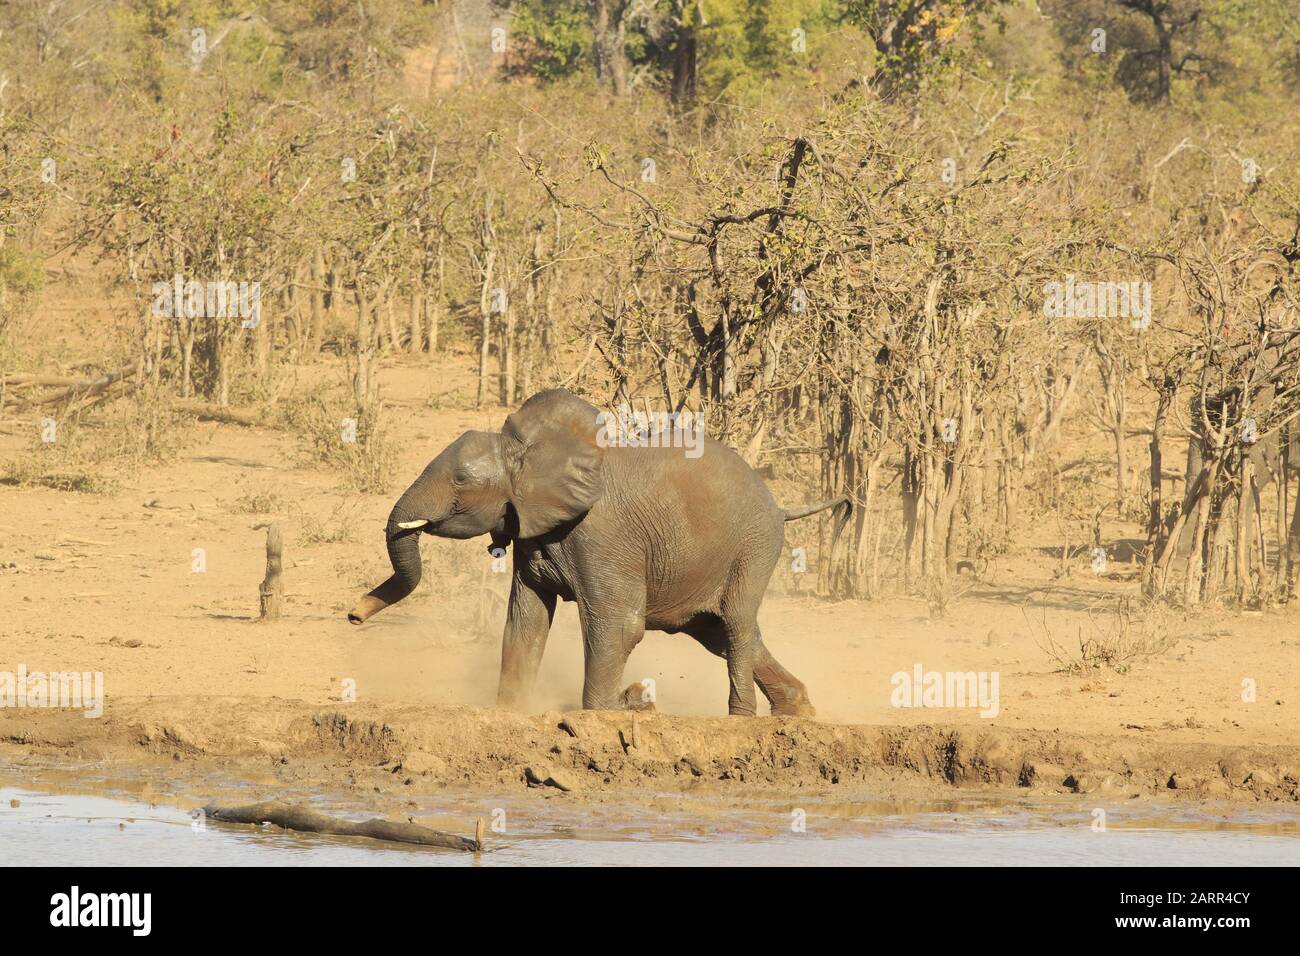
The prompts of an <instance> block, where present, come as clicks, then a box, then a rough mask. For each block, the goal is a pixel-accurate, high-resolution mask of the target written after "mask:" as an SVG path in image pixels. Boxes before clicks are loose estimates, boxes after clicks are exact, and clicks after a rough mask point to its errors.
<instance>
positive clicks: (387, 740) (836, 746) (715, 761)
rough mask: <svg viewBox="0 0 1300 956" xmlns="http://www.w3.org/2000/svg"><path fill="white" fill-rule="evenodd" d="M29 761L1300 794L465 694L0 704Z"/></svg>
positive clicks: (15, 743) (790, 728)
mask: <svg viewBox="0 0 1300 956" xmlns="http://www.w3.org/2000/svg"><path fill="white" fill-rule="evenodd" d="M28 757H34V758H41V762H42V763H44V764H46V765H48V763H49V758H56V759H58V760H66V761H68V762H70V763H75V764H86V763H87V762H90V763H98V764H106V765H110V766H112V767H114V768H115V770H117V771H119V772H120V771H122V770H125V769H127V768H130V767H141V768H143V767H146V766H156V765H158V764H159V763H165V764H170V765H171V767H172V769H171V770H169V771H168V774H169V775H174V776H176V777H178V778H182V777H185V776H190V775H195V774H198V773H201V772H203V773H207V772H212V771H214V770H220V771H222V772H224V773H226V774H227V775H231V776H235V777H244V778H248V779H254V780H258V781H260V785H261V786H262V787H264V788H270V789H272V790H273V789H274V788H275V787H276V786H277V785H281V786H282V785H293V786H297V787H302V786H318V787H321V788H323V789H327V790H348V789H360V790H367V791H375V792H378V793H380V794H387V795H390V796H392V797H393V798H394V799H396V798H400V797H401V796H403V795H415V794H427V793H434V792H439V791H457V792H459V791H465V792H476V791H477V792H483V791H494V792H500V791H507V792H509V791H512V790H513V791H518V792H520V793H523V792H526V791H528V790H536V791H539V792H541V794H542V795H547V796H551V795H556V794H557V793H563V794H564V795H565V797H566V799H569V800H574V801H582V800H585V799H590V800H594V801H604V800H609V799H617V800H623V799H628V800H633V801H635V800H636V799H638V798H647V797H652V796H656V795H661V794H671V793H681V794H691V793H710V794H713V795H716V796H717V797H720V798H723V800H724V801H725V799H726V798H728V797H734V798H736V799H738V800H743V799H745V798H746V797H747V796H749V795H752V794H753V793H762V794H765V795H770V796H773V797H776V798H778V799H780V798H788V799H790V800H792V801H794V800H797V799H799V798H801V797H805V798H817V797H823V798H825V797H832V796H835V795H839V794H843V795H845V796H848V795H850V794H853V795H857V796H862V795H864V794H867V793H872V794H875V795H876V796H878V797H881V798H891V797H899V796H903V795H906V796H908V797H914V798H924V797H927V796H928V797H930V798H932V799H940V798H943V797H944V796H952V795H953V792H954V788H960V789H973V790H978V791H982V792H987V793H989V794H990V795H993V794H995V793H1003V794H1005V795H1007V796H1010V795H1013V794H1017V793H1020V794H1023V793H1026V792H1034V793H1037V794H1046V793H1083V794H1096V795H1098V796H1099V797H1110V798H1138V797H1170V798H1175V799H1176V798H1193V799H1216V800H1218V799H1231V800H1238V801H1243V802H1250V803H1255V802H1284V803H1293V802H1295V801H1297V800H1300V747H1296V746H1251V747H1238V746H1225V745H1218V744H1211V743H1201V744H1196V743H1170V742H1161V741H1142V740H1132V739H1121V738H1096V737H1090V738H1082V737H1079V736H1077V735H1073V734H1068V733H1059V732H1043V731H1018V730H1008V729H1002V728H996V727H980V726H978V725H976V726H966V727H938V726H932V725H927V724H921V725H913V726H908V727H873V726H861V725H857V726H849V725H835V724H826V723H819V722H817V721H812V720H805V719H796V718H773V717H768V718H755V719H749V720H741V719H734V718H725V717H721V718H703V717H677V716H672V715H668V714H658V713H640V714H637V715H636V716H635V718H634V716H633V714H632V713H630V712H584V711H571V712H568V713H561V712H558V711H552V712H548V713H545V714H537V715H529V714H517V713H510V712H503V711H498V710H493V709H484V708H476V707H466V706H407V707H378V706H367V705H364V704H355V705H348V706H347V707H346V708H341V707H332V708H331V707H324V708H323V707H320V706H318V705H311V704H307V703H305V702H302V701H289V700H281V699H249V698H240V697H206V698H199V699H192V698H179V697H155V698H152V699H126V700H118V701H115V702H113V704H112V705H111V706H110V707H109V708H108V709H107V711H106V713H105V715H104V717H103V718H102V719H97V720H88V719H85V718H83V717H81V716H80V715H77V714H73V713H69V712H59V711H44V712H33V711H25V712H24V711H8V712H0V761H2V762H4V763H7V764H10V766H15V765H18V766H20V765H21V763H22V762H23V761H24V760H25V759H27V758H28Z"/></svg>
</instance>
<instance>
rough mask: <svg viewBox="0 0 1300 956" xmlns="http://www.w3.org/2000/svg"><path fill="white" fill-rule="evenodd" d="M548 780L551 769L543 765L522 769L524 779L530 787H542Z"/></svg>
mask: <svg viewBox="0 0 1300 956" xmlns="http://www.w3.org/2000/svg"><path fill="white" fill-rule="evenodd" d="M550 778H551V768H550V767H547V766H545V765H538V766H536V767H531V766H530V767H525V768H524V779H525V780H527V781H528V786H530V787H544V786H546V781H547V780H549V779H550Z"/></svg>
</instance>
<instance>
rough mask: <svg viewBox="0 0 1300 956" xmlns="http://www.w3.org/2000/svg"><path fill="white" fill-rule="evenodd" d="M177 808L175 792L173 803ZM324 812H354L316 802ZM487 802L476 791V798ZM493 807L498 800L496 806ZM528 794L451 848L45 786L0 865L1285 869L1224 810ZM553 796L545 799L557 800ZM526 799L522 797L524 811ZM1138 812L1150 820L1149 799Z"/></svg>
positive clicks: (1258, 820)
mask: <svg viewBox="0 0 1300 956" xmlns="http://www.w3.org/2000/svg"><path fill="white" fill-rule="evenodd" d="M183 802H184V801H182V803H183ZM311 802H312V803H313V804H314V805H316V806H318V807H320V808H321V809H325V810H332V811H334V812H337V813H340V814H343V815H347V816H352V817H358V818H360V817H364V816H367V815H369V814H368V812H367V811H366V810H364V809H360V808H358V807H356V806H352V807H351V808H350V809H349V807H348V806H347V804H346V803H337V802H335V803H331V802H330V801H327V800H323V799H319V798H318V799H315V800H312V801H311ZM491 802H492V801H491V800H490V799H489V800H488V803H491ZM503 802H504V801H503ZM537 802H538V801H530V802H529V803H522V804H520V806H519V808H518V809H515V808H514V807H512V806H509V805H507V806H503V807H495V808H492V809H494V810H495V811H496V813H497V818H498V822H499V823H503V824H510V825H507V826H505V827H504V830H505V832H499V833H494V832H491V831H489V833H488V838H487V840H486V843H487V844H488V849H487V850H486V851H485V852H483V853H480V854H465V853H458V852H452V851H438V850H428V849H417V848H403V847H392V846H389V845H385V844H379V843H375V842H373V841H368V840H360V839H350V838H334V837H322V836H315V835H308V834H295V833H289V832H286V831H282V830H276V829H274V828H260V829H259V828H254V827H243V826H226V825H221V824H215V823H207V824H206V825H204V826H199V825H198V824H196V823H195V820H194V819H193V817H192V816H191V813H192V811H188V810H186V809H182V807H181V806H177V805H173V804H171V803H163V802H153V803H146V802H142V801H140V800H133V799H129V798H125V797H113V796H106V795H97V796H86V795H80V794H68V793H64V794H51V793H41V792H34V791H31V790H27V789H23V788H21V787H16V786H0V863H3V864H5V865H23V864H40V865H60V866H61V865H110V866H113V865H167V866H172V865H186V866H218V865H220V866H316V865H335V866H337V865H348V864H363V865H378V866H497V865H510V864H516V865H517V864H549V865H593V864H598V865H642V866H655V865H684V866H691V865H700V866H718V865H720V864H721V865H756V864H778V865H780V864H785V865H854V864H867V865H877V866H890V865H978V866H1004V865H1017V864H1030V863H1032V864H1039V865H1089V866H1100V865H1113V866H1124V865H1147V866H1149V865H1165V866H1183V865H1190V864H1202V865H1206V864H1213V865H1231V866H1261V865H1273V866H1278V865H1296V864H1297V863H1300V815H1296V814H1295V813H1291V814H1281V813H1276V812H1273V811H1259V810H1255V809H1253V808H1251V809H1248V810H1244V811H1243V810H1241V809H1240V808H1227V809H1226V810H1225V811H1224V812H1219V813H1216V812H1213V811H1208V810H1205V809H1199V810H1191V811H1178V810H1174V809H1173V808H1166V809H1168V811H1169V812H1167V813H1164V814H1162V816H1160V817H1159V818H1158V819H1157V818H1149V817H1143V816H1141V815H1140V814H1139V813H1134V812H1131V811H1128V810H1127V809H1126V808H1123V807H1116V808H1113V809H1110V810H1108V811H1107V816H1106V828H1105V831H1104V832H1100V831H1098V830H1096V829H1094V826H1093V817H1092V814H1091V812H1089V811H1082V812H1081V811H1080V809H1079V808H1078V807H1077V806H1069V807H1066V806H1042V807H1029V806H1020V805H1018V806H1014V807H1008V806H1005V805H1004V806H998V805H994V804H981V803H965V804H960V805H959V804H951V805H947V806H944V807H942V808H940V809H931V810H928V811H921V812H915V811H912V810H905V811H904V812H893V811H895V810H898V809H900V808H897V807H890V806H888V805H883V804H870V803H862V804H833V805H824V806H815V805H814V806H809V807H808V808H807V816H806V829H805V831H804V832H794V831H792V830H791V826H790V823H789V822H787V820H789V815H788V814H782V813H777V812H773V810H774V808H773V807H763V806H761V805H755V806H753V807H749V808H745V807H741V808H737V807H734V806H731V807H728V808H726V810H725V812H723V811H719V812H714V813H709V812H707V808H702V807H701V808H696V809H693V810H689V811H685V812H681V813H672V812H660V811H658V810H654V809H652V810H649V811H648V810H647V808H645V807H636V808H626V807H624V808H619V807H611V806H609V805H602V806H599V807H588V808H580V807H565V806H563V805H562V804H559V805H557V806H555V807H554V808H547V809H545V810H541V811H539V810H538V809H537V807H536V804H537ZM557 804H558V801H557ZM530 805H531V806H530ZM411 806H412V813H413V815H414V817H415V819H417V820H418V821H419V822H425V823H429V824H430V825H435V826H443V827H446V828H448V829H452V828H454V827H455V821H456V820H459V821H460V822H461V824H462V825H461V826H460V827H459V829H460V830H461V831H462V832H468V831H467V828H466V826H465V825H464V824H465V822H466V819H465V817H464V816H463V815H461V816H457V813H458V812H460V813H463V810H464V806H463V805H459V804H455V805H454V804H449V803H447V802H446V801H444V802H442V803H441V804H438V803H434V802H426V803H425V804H424V805H416V804H415V803H412V804H411ZM1144 812H1146V813H1147V814H1150V813H1151V810H1150V808H1147V809H1146V810H1145V811H1144Z"/></svg>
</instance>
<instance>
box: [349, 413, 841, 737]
mask: <svg viewBox="0 0 1300 956" xmlns="http://www.w3.org/2000/svg"><path fill="white" fill-rule="evenodd" d="M606 420H607V419H606V418H605V416H604V413H601V412H600V411H599V410H598V409H597V408H596V407H595V406H594V405H591V404H589V403H588V402H586V401H584V400H582V399H580V398H578V397H577V396H575V395H573V394H572V393H570V392H568V391H566V390H564V389H560V388H555V389H549V390H547V391H542V392H538V393H537V394H535V395H533V396H532V397H531V398H529V399H528V400H527V401H525V402H524V403H523V405H521V406H520V407H519V409H518V410H517V411H515V412H514V413H513V414H511V415H509V416H508V417H507V419H506V422H505V425H504V426H503V427H502V429H501V430H500V431H499V432H484V431H468V432H466V433H465V434H463V435H461V436H460V437H459V438H457V439H456V440H455V441H454V442H452V443H451V444H450V445H448V446H447V448H446V449H444V450H443V451H442V452H441V453H440V454H439V455H438V456H437V457H436V458H434V459H433V461H432V462H430V463H429V465H428V466H427V467H426V468H425V469H424V471H423V472H422V473H421V475H420V476H419V477H418V478H417V479H416V480H415V482H414V483H413V484H412V485H411V486H410V487H409V488H407V489H406V491H405V492H404V493H403V494H402V495H401V497H400V498H398V500H397V502H396V503H395V504H394V505H393V508H392V511H391V513H390V514H389V516H388V522H387V525H386V526H385V529H384V534H385V539H386V543H387V549H388V557H389V561H390V562H391V564H392V567H393V573H392V575H391V576H390V577H389V578H388V579H387V580H386V581H384V582H383V583H382V584H380V585H379V586H378V587H376V588H375V589H374V590H372V591H371V592H370V593H369V594H367V595H365V596H363V597H362V598H361V599H360V601H359V602H358V603H357V605H356V606H355V607H354V608H353V609H352V610H351V611H350V612H349V614H348V620H350V621H351V622H352V623H354V624H361V623H362V622H364V621H365V620H367V619H368V618H369V617H371V616H372V615H374V614H375V613H377V612H379V611H381V610H383V609H384V608H386V607H387V606H389V605H390V604H393V603H395V602H397V601H400V600H402V599H403V598H405V597H406V596H407V595H409V594H410V593H411V592H412V591H413V590H414V589H415V587H416V585H417V584H419V582H420V574H421V562H420V553H419V540H418V539H419V535H420V534H433V535H437V536H440V537H446V538H474V537H478V536H480V535H484V534H486V535H488V536H490V538H491V544H490V546H489V551H491V552H492V553H494V554H497V555H500V554H501V553H502V552H500V551H499V550H497V549H500V548H505V547H507V546H513V549H514V551H513V557H512V579H511V589H510V599H509V606H508V608H507V612H506V624H505V633H504V636H503V639H502V645H501V673H500V681H499V685H498V693H497V703H498V706H502V707H518V706H520V705H521V704H522V702H523V701H524V699H525V697H526V696H527V694H528V693H529V691H530V690H531V688H532V685H533V682H534V680H535V678H536V675H537V671H538V668H539V666H540V664H541V659H542V652H543V650H544V649H545V646H546V639H547V634H548V632H549V630H550V626H551V621H552V618H553V616H554V613H555V607H556V601H557V599H558V600H563V601H571V602H574V603H576V604H577V608H578V616H579V620H580V622H581V627H582V643H583V675H584V676H583V686H582V706H583V708H584V709H589V710H614V709H619V707H620V706H621V705H622V701H621V700H620V690H621V686H622V677H623V669H624V666H625V665H626V663H627V658H628V655H629V654H630V653H631V651H632V649H633V648H634V647H635V646H636V645H637V644H638V643H639V642H640V641H641V639H642V637H643V636H644V634H645V631H646V630H658V631H664V632H667V633H669V634H677V633H682V632H684V633H686V634H688V635H690V636H691V637H693V638H695V639H696V640H697V641H699V642H700V643H701V644H702V645H704V647H705V648H707V649H708V650H709V651H710V652H711V653H713V654H715V655H717V656H719V657H722V658H723V659H725V661H726V664H727V678H728V683H729V693H728V697H727V711H728V713H729V714H732V715H740V716H753V715H754V714H755V713H756V706H755V694H754V684H755V682H757V684H758V687H759V689H760V690H761V691H762V692H763V694H764V696H765V697H767V699H768V701H769V702H770V704H771V709H772V713H773V714H780V715H798V716H812V715H813V714H814V713H815V710H814V708H813V705H812V702H811V700H810V699H809V697H808V691H807V688H806V687H805V686H804V685H803V683H801V682H800V681H799V680H798V679H797V678H795V677H794V675H793V674H791V673H790V672H789V671H787V670H786V669H785V668H784V667H782V666H781V665H780V664H779V663H778V662H777V660H776V659H775V658H774V657H773V656H772V654H771V652H770V651H769V650H768V649H767V647H766V645H765V644H764V643H763V638H762V635H761V633H760V632H759V627H758V621H757V614H758V607H759V604H760V602H761V601H762V598H763V592H764V590H765V589H766V587H767V583H768V579H769V578H770V577H771V575H772V571H773V569H774V568H775V566H776V562H777V561H778V560H779V558H780V553H781V548H782V544H783V538H784V522H786V521H790V520H793V519H795V518H802V517H805V516H807V515H811V514H815V513H817V512H819V511H823V510H826V509H828V508H834V509H836V518H837V520H836V522H835V525H834V528H833V533H832V538H831V549H832V553H833V551H834V548H835V543H836V541H838V539H839V536H840V533H841V532H842V531H843V529H844V526H845V524H846V523H847V522H848V520H849V514H850V511H851V509H852V505H851V502H850V500H849V498H848V497H847V496H841V497H837V498H832V499H830V500H828V501H823V502H821V503H820V504H815V505H810V506H807V507H803V508H798V509H791V510H788V511H783V510H782V509H781V508H780V507H779V506H778V505H777V504H776V502H775V500H774V499H773V498H772V495H771V493H770V492H769V491H768V488H767V485H766V484H765V483H764V481H763V479H762V478H761V477H760V476H759V475H758V474H757V472H755V471H754V469H753V468H751V467H750V466H749V465H748V464H747V463H746V462H745V460H744V459H743V458H741V457H740V456H739V455H738V454H736V453H735V452H734V451H732V450H731V449H730V448H728V447H727V446H726V445H725V444H722V443H720V442H717V441H715V440H713V439H712V438H710V437H708V436H704V435H700V436H699V438H700V440H701V441H702V444H701V445H700V447H699V450H698V454H697V455H696V456H694V457H691V456H689V455H688V454H683V451H682V448H681V447H669V446H670V444H671V443H669V442H666V441H665V442H662V443H658V444H662V445H664V446H665V447H629V444H632V443H613V444H611V443H610V442H609V441H608V440H607V439H606V440H602V439H601V436H602V422H603V421H606ZM641 444H642V445H645V444H647V443H641ZM648 444H650V445H653V444H656V443H655V442H650V443H648Z"/></svg>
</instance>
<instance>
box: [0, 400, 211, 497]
mask: <svg viewBox="0 0 1300 956" xmlns="http://www.w3.org/2000/svg"><path fill="white" fill-rule="evenodd" d="M48 417H49V418H50V419H52V420H53V432H52V434H53V437H54V440H53V441H45V440H44V435H45V434H47V431H46V429H45V427H44V426H42V427H39V428H38V429H36V431H35V432H34V434H33V436H32V441H31V445H30V446H29V449H28V451H27V452H26V453H25V454H23V455H20V456H18V457H17V458H16V459H14V460H12V461H10V462H7V463H6V464H5V466H4V471H3V473H2V477H0V482H3V483H5V484H10V485H20V486H29V487H30V486H41V487H46V488H54V489H57V490H60V491H80V492H87V493H92V494H108V493H112V492H113V491H115V490H116V489H117V487H118V484H119V482H118V477H117V475H118V473H120V472H124V471H127V470H134V469H138V468H140V467H142V466H145V465H149V464H156V463H159V462H165V461H170V460H173V459H175V457H176V456H177V455H178V454H179V452H180V451H181V449H182V448H183V447H184V445H185V443H186V440H187V435H188V434H189V431H188V430H187V429H186V428H184V427H183V425H184V422H185V416H184V415H182V414H179V413H177V412H175V411H174V410H173V409H172V408H171V406H170V405H169V404H168V403H167V402H166V401H163V400H161V399H160V398H159V397H158V396H156V395H153V394H152V393H151V392H150V391H148V390H141V391H139V392H137V393H135V394H133V395H132V396H130V397H129V398H125V399H121V400H118V401H115V402H112V403H110V404H109V405H108V406H107V407H106V408H105V413H104V414H103V415H101V416H100V417H99V418H97V419H96V420H95V421H94V422H91V421H88V420H85V419H83V418H82V417H81V415H80V414H79V413H75V412H74V413H72V414H67V413H64V414H63V416H57V415H55V414H53V413H51V414H50V415H49V416H48Z"/></svg>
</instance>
